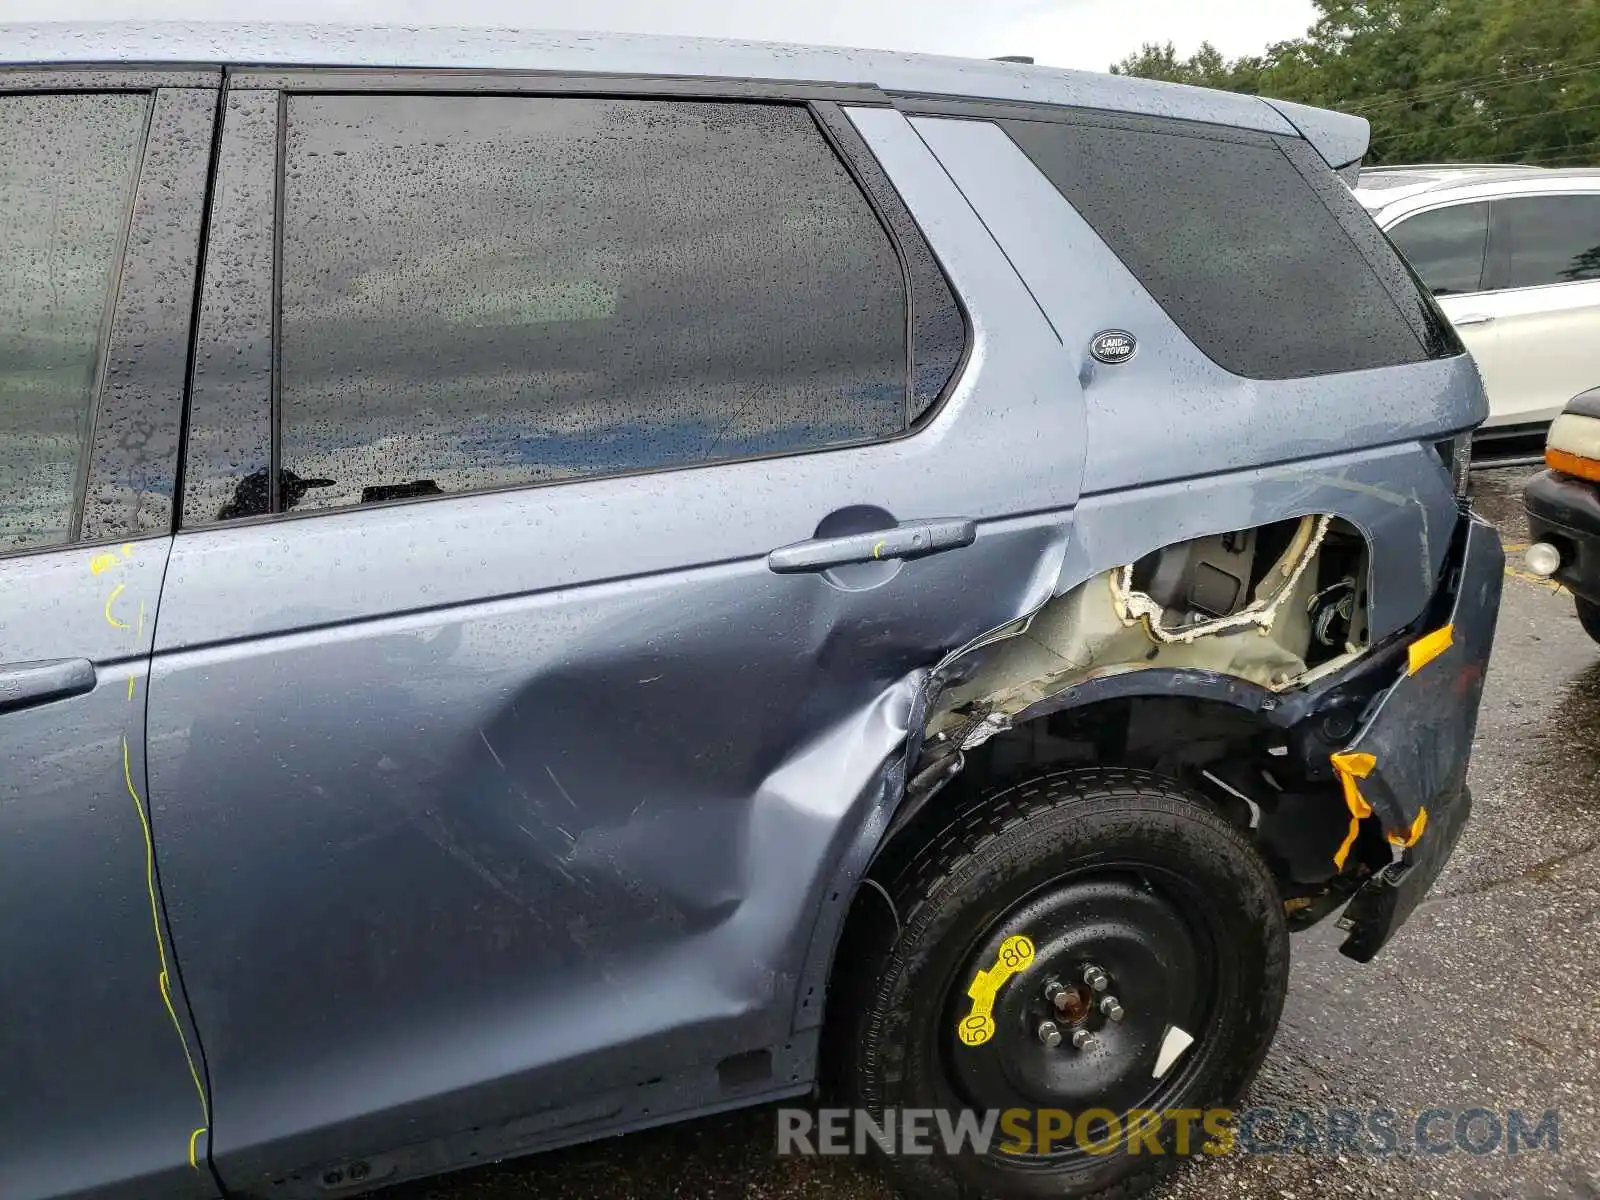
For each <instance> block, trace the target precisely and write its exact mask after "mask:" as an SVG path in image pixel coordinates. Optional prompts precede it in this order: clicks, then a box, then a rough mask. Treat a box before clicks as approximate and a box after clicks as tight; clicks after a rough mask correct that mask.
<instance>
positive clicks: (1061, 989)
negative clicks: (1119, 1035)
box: [1044, 979, 1067, 1008]
mask: <svg viewBox="0 0 1600 1200" xmlns="http://www.w3.org/2000/svg"><path fill="white" fill-rule="evenodd" d="M1066 994H1067V989H1066V987H1065V986H1064V985H1063V984H1062V982H1061V980H1059V979H1046V980H1045V981H1044V998H1045V1000H1046V1001H1047V1002H1048V1003H1050V1004H1053V1005H1055V1006H1056V1007H1057V1008H1060V1007H1061V998H1062V997H1063V996H1065V995H1066Z"/></svg>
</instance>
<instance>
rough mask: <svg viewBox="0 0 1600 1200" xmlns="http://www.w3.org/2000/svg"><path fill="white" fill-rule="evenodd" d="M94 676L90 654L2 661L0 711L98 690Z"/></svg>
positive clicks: (0, 671) (0, 668)
mask: <svg viewBox="0 0 1600 1200" xmlns="http://www.w3.org/2000/svg"><path fill="white" fill-rule="evenodd" d="M94 678H95V677H94V664H93V663H92V662H90V661H89V660H88V659H87V658H57V659H51V660H50V661H49V662H25V663H0V712H6V711H8V710H9V709H13V708H27V707H28V706H29V705H30V704H45V703H48V702H49V701H51V700H65V699H66V698H67V697H68V696H81V695H83V693H85V692H92V691H94Z"/></svg>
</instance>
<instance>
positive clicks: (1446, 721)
mask: <svg viewBox="0 0 1600 1200" xmlns="http://www.w3.org/2000/svg"><path fill="white" fill-rule="evenodd" d="M1504 575H1505V554H1504V552H1503V551H1502V549H1501V547H1500V538H1499V535H1498V534H1496V533H1495V531H1494V528H1493V527H1492V526H1490V525H1488V524H1487V523H1485V522H1484V521H1482V520H1480V519H1478V518H1477V517H1475V516H1474V517H1471V518H1470V519H1469V520H1467V521H1464V522H1463V544H1462V548H1461V551H1460V557H1459V559H1458V560H1457V565H1456V569H1455V571H1454V573H1453V578H1452V579H1449V580H1447V583H1446V588H1445V591H1446V600H1445V602H1446V603H1447V604H1448V608H1447V609H1445V619H1444V620H1443V621H1442V622H1441V623H1439V624H1437V625H1435V626H1434V627H1433V628H1431V629H1429V630H1427V631H1426V632H1424V633H1423V634H1422V635H1421V636H1420V637H1418V638H1417V639H1416V640H1415V641H1414V642H1412V643H1411V645H1410V647H1409V648H1408V654H1407V661H1406V663H1405V666H1404V667H1403V669H1402V673H1401V675H1400V678H1399V679H1398V680H1397V681H1396V682H1395V683H1394V684H1393V686H1391V687H1390V688H1389V689H1388V691H1386V692H1384V693H1382V694H1381V695H1380V696H1379V697H1378V698H1377V700H1376V701H1375V702H1374V704H1373V706H1372V708H1371V712H1370V716H1368V718H1367V720H1366V722H1365V723H1364V724H1363V725H1362V726H1361V728H1360V730H1359V731H1358V733H1357V734H1356V736H1355V738H1354V740H1352V741H1351V742H1350V743H1349V745H1348V746H1346V747H1345V748H1344V749H1343V750H1341V751H1340V752H1338V753H1336V754H1334V755H1333V756H1332V757H1333V765H1334V769H1335V770H1336V771H1337V772H1338V774H1339V778H1340V781H1341V783H1342V785H1343V788H1344V794H1345V801H1346V803H1347V804H1348V805H1349V808H1350V813H1351V836H1350V840H1349V842H1347V844H1346V847H1345V850H1346V851H1347V850H1348V848H1349V845H1350V844H1351V843H1353V841H1354V838H1355V835H1356V833H1357V830H1358V827H1359V825H1360V823H1361V822H1362V821H1363V820H1365V819H1367V818H1368V817H1369V816H1370V817H1372V818H1374V819H1376V820H1377V821H1379V822H1380V823H1381V826H1382V828H1383V831H1384V834H1385V835H1386V836H1387V837H1388V839H1389V841H1390V842H1391V843H1393V844H1394V845H1396V846H1398V847H1401V848H1402V850H1403V853H1402V854H1401V855H1400V857H1399V858H1398V859H1397V860H1396V861H1395V862H1393V863H1391V864H1390V865H1389V866H1387V867H1385V868H1384V869H1383V870H1382V871H1379V872H1378V873H1377V874H1376V875H1374V876H1373V877H1372V878H1371V879H1370V880H1369V881H1368V882H1367V883H1366V884H1365V885H1363V887H1362V888H1361V890H1360V891H1359V892H1357V893H1356V895H1355V897H1354V899H1352V900H1351V902H1350V905H1349V907H1348V908H1347V909H1346V910H1345V913H1344V915H1343V916H1342V917H1341V918H1340V920H1339V926H1340V928H1342V929H1345V930H1346V931H1348V933H1349V937H1347V938H1346V939H1345V941H1344V944H1343V945H1342V946H1341V947H1340V950H1341V951H1342V952H1343V953H1344V954H1346V955H1348V956H1349V957H1351V958H1354V959H1356V960H1357V961H1359V962H1366V961H1368V960H1370V959H1371V958H1372V957H1373V955H1375V954H1376V953H1377V952H1378V950H1379V949H1381V948H1382V946H1383V944H1384V943H1385V942H1386V941H1387V940H1388V938H1389V936H1390V934H1392V933H1393V932H1394V930H1395V929H1397V928H1398V927H1399V926H1400V925H1401V923H1402V922H1404V921H1405V919H1406V918H1407V917H1408V916H1410V914H1411V912H1412V910H1413V909H1415V908H1416V906H1417V904H1418V903H1419V902H1420V901H1421V900H1422V897H1423V896H1424V895H1425V894H1426V893H1427V890H1428V888H1429V887H1430V886H1432V884H1433V881H1434V880H1435V879H1436V878H1437V877H1438V875H1439V872H1440V870H1441V869H1442V868H1443V866H1444V862H1445V859H1447V858H1448V857H1449V856H1450V851H1451V850H1452V849H1453V848H1454V846H1455V843H1456V840H1457V839H1458V838H1459V836H1460V834H1461V830H1462V828H1463V827H1464V826H1465V824H1466V818H1467V814H1468V812H1469V811H1470V809H1471V804H1472V800H1471V795H1470V793H1469V792H1468V791H1467V788H1466V774H1467V758H1468V755H1469V753H1470V751H1471V749H1472V738H1473V734H1474V733H1475V731H1476V729H1477V724H1478V706H1479V702H1480V700H1481V698H1482V695H1483V684H1484V677H1485V673H1486V671H1487V668H1488V663H1489V651H1490V648H1491V645H1492V643H1493V640H1494V627H1495V620H1496V618H1497V616H1498V614H1499V611H1500V587H1501V584H1502V582H1503V580H1504ZM1452 592H1453V595H1451V594H1450V593H1452ZM1441 608H1444V606H1443V605H1441Z"/></svg>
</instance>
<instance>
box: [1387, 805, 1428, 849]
mask: <svg viewBox="0 0 1600 1200" xmlns="http://www.w3.org/2000/svg"><path fill="white" fill-rule="evenodd" d="M1427 827H1428V810H1427V809H1425V808H1419V809H1417V819H1416V820H1415V821H1413V822H1411V828H1410V829H1408V830H1406V831H1405V832H1404V833H1391V834H1390V835H1389V840H1390V841H1391V842H1393V843H1394V844H1395V845H1396V846H1399V847H1400V848H1401V849H1402V850H1409V849H1410V848H1411V847H1412V846H1415V845H1416V844H1417V840H1418V839H1419V838H1421V837H1422V831H1423V830H1424V829H1426V828H1427Z"/></svg>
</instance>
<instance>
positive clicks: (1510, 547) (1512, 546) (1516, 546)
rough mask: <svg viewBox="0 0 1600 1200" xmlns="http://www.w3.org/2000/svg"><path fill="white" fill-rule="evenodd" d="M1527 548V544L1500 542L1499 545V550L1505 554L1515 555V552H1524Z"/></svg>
mask: <svg viewBox="0 0 1600 1200" xmlns="http://www.w3.org/2000/svg"><path fill="white" fill-rule="evenodd" d="M1527 548H1528V543H1527V542H1501V543H1500V549H1502V550H1504V551H1505V552H1506V553H1507V554H1515V553H1517V551H1519V550H1526V549H1527Z"/></svg>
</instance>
